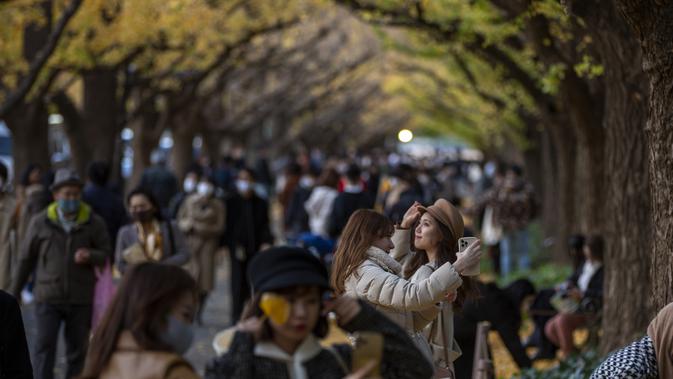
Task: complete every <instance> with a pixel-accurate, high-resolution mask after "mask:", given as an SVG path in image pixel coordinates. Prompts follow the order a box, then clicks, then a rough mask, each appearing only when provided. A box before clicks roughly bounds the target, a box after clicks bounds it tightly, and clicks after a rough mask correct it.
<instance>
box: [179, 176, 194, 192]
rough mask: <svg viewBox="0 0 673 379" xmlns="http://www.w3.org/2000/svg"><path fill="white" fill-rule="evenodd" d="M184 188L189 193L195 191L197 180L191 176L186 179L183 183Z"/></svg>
mask: <svg viewBox="0 0 673 379" xmlns="http://www.w3.org/2000/svg"><path fill="white" fill-rule="evenodd" d="M182 189H183V190H184V191H185V192H187V193H192V192H194V189H196V180H194V179H191V178H187V179H185V181H184V183H183V184H182Z"/></svg>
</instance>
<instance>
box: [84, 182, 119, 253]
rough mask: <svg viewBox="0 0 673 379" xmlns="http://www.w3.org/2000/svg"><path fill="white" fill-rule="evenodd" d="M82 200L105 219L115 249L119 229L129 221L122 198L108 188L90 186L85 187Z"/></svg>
mask: <svg viewBox="0 0 673 379" xmlns="http://www.w3.org/2000/svg"><path fill="white" fill-rule="evenodd" d="M82 200H84V202H85V203H87V204H89V205H90V206H91V208H92V209H93V211H94V212H95V213H96V214H97V215H99V216H100V217H102V218H103V221H105V225H106V226H107V230H108V235H109V236H110V241H111V242H112V243H113V244H112V248H114V247H115V246H114V245H115V242H116V240H117V233H118V232H119V229H121V227H122V226H124V224H126V222H127V221H128V219H127V217H126V210H125V208H124V201H123V200H122V198H121V196H119V195H118V194H116V193H114V192H112V191H111V190H109V189H108V188H105V187H101V186H97V185H94V184H88V185H87V186H86V187H84V191H82Z"/></svg>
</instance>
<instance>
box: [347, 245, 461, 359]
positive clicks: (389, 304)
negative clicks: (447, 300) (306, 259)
mask: <svg viewBox="0 0 673 379" xmlns="http://www.w3.org/2000/svg"><path fill="white" fill-rule="evenodd" d="M367 256H368V259H367V260H366V261H364V262H363V263H362V264H361V265H360V267H359V268H358V269H357V270H356V271H355V273H354V274H353V275H351V276H350V277H349V278H347V279H346V283H345V288H346V294H348V295H351V296H357V297H359V298H362V299H364V300H366V301H368V302H369V303H371V304H373V305H374V306H375V307H376V309H377V310H379V311H381V312H382V313H383V314H385V315H386V316H388V317H389V318H390V319H391V320H393V321H395V322H396V323H397V324H398V325H400V326H402V327H403V328H404V329H405V330H406V331H407V333H409V335H410V336H411V337H412V339H413V340H414V342H416V344H417V346H418V347H419V348H421V349H422V350H424V353H426V354H427V357H428V359H430V358H431V352H430V348H429V346H428V343H427V340H426V339H425V338H423V336H422V335H420V333H419V332H420V331H422V330H423V328H424V327H425V326H426V325H427V324H428V322H430V321H432V320H433V319H434V318H435V316H436V315H437V313H438V311H439V309H438V308H437V306H436V304H437V303H439V302H440V301H442V299H443V298H444V297H446V294H447V293H449V292H451V291H453V290H455V289H457V288H458V287H459V286H460V285H461V284H462V279H460V276H459V275H458V273H457V272H456V271H455V270H454V268H453V266H451V264H445V265H442V266H441V267H439V268H438V269H437V270H436V271H435V272H433V273H432V274H431V275H429V276H428V278H426V279H424V280H421V281H418V282H411V281H409V280H406V279H404V278H403V277H402V265H401V264H400V263H399V262H397V261H396V260H395V259H394V258H393V257H392V256H390V255H388V254H387V253H386V252H385V251H383V250H381V249H379V248H377V247H373V246H372V247H370V248H369V249H368V250H367ZM414 312H415V313H414Z"/></svg>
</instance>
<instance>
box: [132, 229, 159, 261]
mask: <svg viewBox="0 0 673 379" xmlns="http://www.w3.org/2000/svg"><path fill="white" fill-rule="evenodd" d="M136 228H137V230H138V243H139V244H140V246H142V247H143V250H144V252H145V256H147V258H148V259H150V260H152V261H160V260H161V258H162V257H163V255H164V253H163V249H162V240H161V226H160V225H159V222H158V221H157V220H154V221H152V225H151V226H150V228H148V230H145V229H144V228H143V226H142V224H140V223H136Z"/></svg>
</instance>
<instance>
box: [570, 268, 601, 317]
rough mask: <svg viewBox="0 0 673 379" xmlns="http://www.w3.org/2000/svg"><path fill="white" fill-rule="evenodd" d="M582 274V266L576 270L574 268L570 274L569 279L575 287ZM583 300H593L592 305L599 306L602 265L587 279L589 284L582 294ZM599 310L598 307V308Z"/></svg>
mask: <svg viewBox="0 0 673 379" xmlns="http://www.w3.org/2000/svg"><path fill="white" fill-rule="evenodd" d="M580 275H582V266H580V268H579V269H578V270H575V272H574V273H573V275H572V276H570V279H569V280H570V281H571V282H572V284H573V285H574V286H575V287H578V284H577V282H578V280H579V278H580ZM582 301H583V302H593V303H594V305H597V306H600V305H601V304H602V301H603V266H601V267H600V268H599V269H598V270H596V272H594V274H593V275H592V276H591V279H590V280H589V286H588V287H587V290H586V291H584V293H583V294H582ZM598 310H600V309H598Z"/></svg>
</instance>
